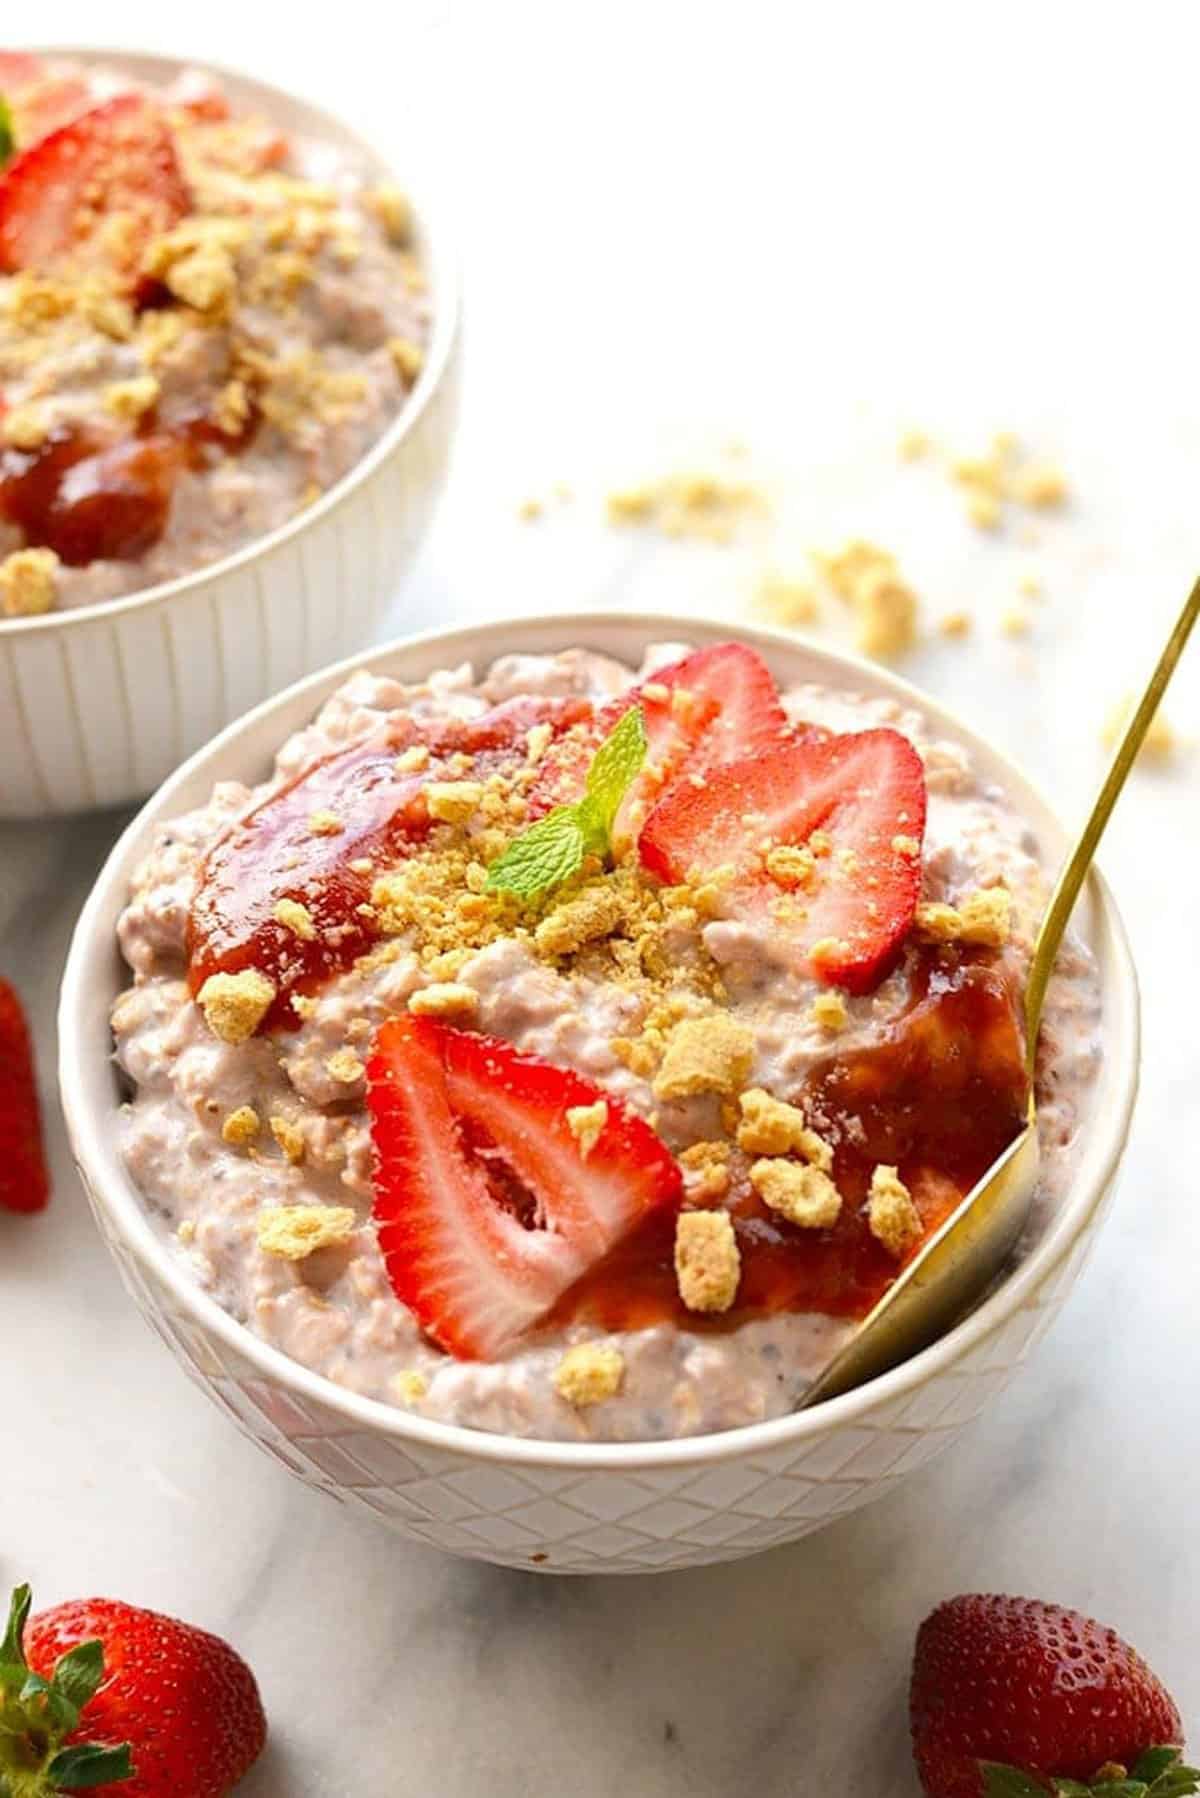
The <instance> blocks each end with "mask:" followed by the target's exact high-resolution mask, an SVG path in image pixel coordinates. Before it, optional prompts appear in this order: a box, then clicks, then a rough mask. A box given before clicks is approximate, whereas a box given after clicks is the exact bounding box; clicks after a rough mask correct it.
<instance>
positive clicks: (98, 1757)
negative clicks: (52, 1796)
mask: <svg viewBox="0 0 1200 1798" xmlns="http://www.w3.org/2000/svg"><path fill="white" fill-rule="evenodd" d="M46 1771H47V1773H49V1775H50V1777H51V1779H53V1781H54V1783H55V1787H56V1788H58V1787H62V1788H63V1789H65V1790H68V1791H72V1792H86V1791H90V1790H91V1789H92V1787H94V1786H106V1785H108V1784H109V1782H110V1781H111V1780H120V1779H132V1778H133V1771H134V1769H133V1761H132V1760H131V1758H130V1754H129V1744H128V1742H123V1743H122V1744H121V1746H120V1747H119V1748H102V1747H100V1746H99V1744H97V1745H96V1746H94V1747H93V1746H89V1745H88V1744H87V1743H82V1742H81V1743H80V1745H79V1746H78V1747H77V1748H64V1749H62V1750H61V1751H60V1752H59V1753H58V1754H56V1755H55V1757H54V1759H53V1760H52V1761H51V1762H50V1765H49V1766H48V1767H47V1769H46Z"/></svg>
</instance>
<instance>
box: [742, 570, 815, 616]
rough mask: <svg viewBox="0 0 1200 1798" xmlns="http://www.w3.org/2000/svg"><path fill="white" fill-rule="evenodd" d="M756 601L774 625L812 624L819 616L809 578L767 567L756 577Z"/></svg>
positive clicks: (760, 609)
mask: <svg viewBox="0 0 1200 1798" xmlns="http://www.w3.org/2000/svg"><path fill="white" fill-rule="evenodd" d="M755 602H756V604H757V607H758V609H759V611H760V612H763V613H765V614H766V616H767V617H768V618H773V619H774V620H775V622H776V623H777V624H793V625H795V624H812V623H813V622H814V620H815V619H817V618H819V617H820V615H821V606H820V601H819V600H818V599H817V595H816V591H815V589H814V587H813V585H812V582H811V581H806V580H802V579H800V578H798V577H797V576H794V575H786V574H780V573H778V572H777V571H776V570H775V569H767V570H766V571H765V572H764V573H763V574H762V575H761V576H760V578H759V582H758V587H757V589H756V591H755Z"/></svg>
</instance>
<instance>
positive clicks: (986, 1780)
mask: <svg viewBox="0 0 1200 1798" xmlns="http://www.w3.org/2000/svg"><path fill="white" fill-rule="evenodd" d="M979 1771H980V1772H981V1773H982V1774H983V1792H984V1798H1046V1795H1047V1793H1048V1792H1049V1791H1050V1790H1051V1788H1050V1787H1049V1786H1048V1785H1045V1784H1044V1783H1043V1782H1042V1781H1041V1780H1040V1779H1035V1778H1034V1777H1033V1775H1032V1774H1031V1773H1022V1772H1021V1771H1020V1769H1019V1768H1018V1767H1002V1766H1001V1765H1000V1763H999V1762H998V1761H980V1763H979Z"/></svg>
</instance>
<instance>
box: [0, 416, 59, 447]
mask: <svg viewBox="0 0 1200 1798" xmlns="http://www.w3.org/2000/svg"><path fill="white" fill-rule="evenodd" d="M49 435H50V414H49V413H48V412H47V411H46V409H45V407H44V406H14V407H13V409H12V411H11V412H6V413H5V414H4V417H3V418H2V419H0V438H3V440H4V442H5V443H7V444H11V446H12V448H13V449H19V450H35V449H40V448H41V446H42V444H43V443H45V441H46V439H47V437H48V436H49Z"/></svg>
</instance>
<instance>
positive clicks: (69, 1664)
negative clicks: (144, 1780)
mask: <svg viewBox="0 0 1200 1798" xmlns="http://www.w3.org/2000/svg"><path fill="white" fill-rule="evenodd" d="M30 1603H31V1593H30V1590H29V1587H28V1586H18V1587H17V1589H16V1591H15V1592H14V1593H13V1595H12V1602H11V1604H10V1606H9V1613H8V1627H7V1629H6V1630H5V1634H4V1640H3V1642H0V1798H43V1795H44V1794H50V1793H53V1792H65V1791H71V1792H82V1791H92V1790H94V1789H95V1788H96V1787H97V1786H106V1785H109V1784H112V1783H113V1782H116V1781H120V1780H126V1779H131V1778H132V1777H133V1762H132V1759H131V1756H130V1752H129V1745H128V1743H124V1744H122V1745H121V1746H119V1747H114V1746H112V1745H109V1744H106V1743H100V1742H95V1743H92V1742H71V1743H68V1742H67V1737H68V1736H70V1735H72V1734H73V1733H74V1732H75V1730H76V1729H78V1727H79V1720H80V1717H81V1716H82V1714H83V1710H84V1707H85V1706H86V1705H87V1704H88V1703H89V1701H90V1700H91V1699H92V1698H94V1697H95V1695H96V1693H97V1691H98V1690H99V1689H100V1683H101V1681H102V1679H103V1678H104V1650H103V1648H102V1647H101V1645H100V1643H99V1642H95V1641H91V1642H80V1643H79V1644H78V1645H77V1646H76V1647H74V1648H72V1649H70V1650H69V1652H68V1653H66V1654H64V1655H62V1656H61V1657H60V1658H59V1660H58V1661H57V1662H56V1663H55V1666H54V1671H53V1672H52V1674H51V1676H50V1678H49V1679H44V1678H43V1677H42V1675H41V1674H40V1673H35V1672H34V1671H33V1669H32V1668H31V1667H30V1665H29V1662H28V1660H27V1659H26V1656H25V1647H24V1641H25V1625H26V1623H27V1622H28V1619H29V1607H30Z"/></svg>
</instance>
